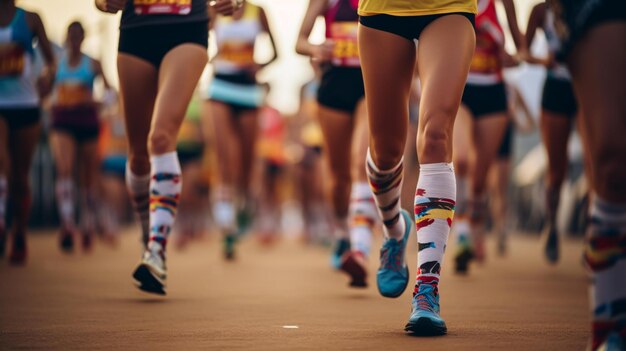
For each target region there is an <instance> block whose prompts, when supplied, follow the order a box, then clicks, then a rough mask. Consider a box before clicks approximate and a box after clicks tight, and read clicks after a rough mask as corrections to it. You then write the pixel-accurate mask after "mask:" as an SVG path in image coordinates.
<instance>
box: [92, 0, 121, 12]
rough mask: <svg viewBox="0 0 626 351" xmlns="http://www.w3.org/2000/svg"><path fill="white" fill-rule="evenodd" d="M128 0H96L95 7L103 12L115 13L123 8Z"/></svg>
mask: <svg viewBox="0 0 626 351" xmlns="http://www.w3.org/2000/svg"><path fill="white" fill-rule="evenodd" d="M126 1H128V0H96V7H97V8H98V9H99V10H100V11H103V12H108V13H117V12H118V11H120V10H123V9H124V7H125V6H126Z"/></svg>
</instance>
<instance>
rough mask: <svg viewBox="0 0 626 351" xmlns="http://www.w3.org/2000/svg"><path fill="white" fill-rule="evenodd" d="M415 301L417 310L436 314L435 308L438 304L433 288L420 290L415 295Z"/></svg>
mask: <svg viewBox="0 0 626 351" xmlns="http://www.w3.org/2000/svg"><path fill="white" fill-rule="evenodd" d="M415 300H416V305H417V309H419V310H425V311H429V312H432V313H436V312H435V309H434V306H435V304H436V303H437V302H436V301H435V295H434V292H433V289H432V288H424V289H420V290H419V291H418V292H417V295H415Z"/></svg>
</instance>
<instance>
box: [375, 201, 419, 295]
mask: <svg viewBox="0 0 626 351" xmlns="http://www.w3.org/2000/svg"><path fill="white" fill-rule="evenodd" d="M400 214H401V216H402V220H404V225H405V228H404V237H402V240H400V241H398V240H396V239H394V238H389V239H387V240H385V242H384V243H383V247H382V248H381V249H380V268H378V272H377V273H376V283H377V285H378V291H379V292H380V294H381V295H383V296H384V297H398V296H400V295H402V293H403V292H404V290H405V289H406V286H407V284H408V283H409V267H407V265H406V262H405V259H404V255H405V252H406V243H407V241H409V234H411V227H412V226H413V223H412V222H413V221H412V220H411V215H410V214H409V213H408V212H407V211H405V210H401V211H400Z"/></svg>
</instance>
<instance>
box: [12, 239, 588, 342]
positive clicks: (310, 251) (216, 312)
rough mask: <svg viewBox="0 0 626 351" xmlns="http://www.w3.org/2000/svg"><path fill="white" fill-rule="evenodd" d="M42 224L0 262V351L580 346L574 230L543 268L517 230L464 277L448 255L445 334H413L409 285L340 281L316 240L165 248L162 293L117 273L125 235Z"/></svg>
mask: <svg viewBox="0 0 626 351" xmlns="http://www.w3.org/2000/svg"><path fill="white" fill-rule="evenodd" d="M47 234H49V233H47ZM47 234H46V235H44V234H38V235H32V236H31V238H30V239H31V240H30V254H31V255H30V262H29V264H28V265H27V266H26V267H11V266H9V265H8V264H7V263H6V262H1V263H0V310H1V312H0V349H2V350H5V349H46V350H53V349H54V350H66V349H152V350H157V349H168V350H172V349H178V350H190V349H205V350H206V349H216V350H217V349H228V350H259V349H264V350H432V351H435V350H507V351H514V350H568V351H569V350H583V349H584V348H585V346H586V341H587V336H588V331H587V328H588V315H587V297H586V296H587V290H586V288H587V286H586V278H585V275H584V272H583V269H582V268H581V265H580V251H581V244H580V242H566V243H565V249H564V252H563V256H564V257H563V260H562V262H561V264H560V265H558V266H556V267H551V266H548V265H547V264H546V263H545V262H544V260H543V259H542V256H541V255H540V253H541V251H540V244H539V242H538V240H536V239H534V238H527V237H514V240H513V241H512V250H511V253H510V255H509V257H508V258H506V259H500V258H497V257H495V256H493V255H492V256H491V257H489V259H488V262H487V264H486V265H485V266H484V267H472V268H474V269H473V271H472V272H471V275H470V276H468V277H458V276H455V275H453V274H452V272H451V271H450V269H451V262H450V260H449V259H450V257H448V261H447V262H446V265H445V267H444V276H443V279H442V284H441V293H442V315H443V317H444V318H445V319H446V322H447V324H448V329H449V334H448V335H447V336H444V337H437V338H416V337H409V336H406V335H405V334H404V332H403V326H404V323H405V322H406V318H407V317H408V313H409V308H410V307H409V301H410V294H411V291H412V288H411V286H410V287H409V288H408V289H407V291H406V292H405V294H404V295H403V296H401V297H400V298H398V299H385V298H382V297H380V296H379V295H378V293H377V291H376V288H375V284H374V285H372V284H370V285H371V286H370V288H368V289H366V290H354V289H349V288H348V287H347V278H345V277H344V276H343V275H341V274H339V273H335V272H332V271H331V270H330V268H329V265H328V261H329V260H328V253H327V251H326V250H324V249H321V248H316V247H304V246H303V245H301V244H300V243H298V242H296V241H290V240H283V241H282V242H281V243H279V244H278V245H277V246H276V247H273V248H266V247H261V246H260V245H258V244H257V243H256V241H255V240H250V239H248V240H247V241H246V242H244V244H243V245H242V247H241V250H240V259H239V260H238V261H237V262H235V263H226V262H223V261H222V260H221V257H220V255H219V249H220V246H219V243H218V241H217V240H215V238H213V239H212V240H209V241H204V242H200V243H197V244H193V246H192V247H190V248H189V249H188V250H186V251H184V252H176V251H173V250H172V252H171V253H170V255H169V262H168V264H169V267H168V268H169V282H168V289H167V290H168V296H166V297H164V298H159V297H153V296H151V295H146V294H145V293H142V292H140V291H138V290H137V289H136V288H135V287H134V286H133V285H132V284H131V278H130V274H131V272H132V269H133V268H134V266H135V264H136V263H137V262H138V258H139V244H138V242H137V240H136V237H135V236H134V235H132V234H130V233H126V235H124V236H123V238H122V239H123V240H122V242H121V246H120V247H119V249H117V250H112V249H108V248H105V247H102V246H98V247H96V250H95V252H93V253H92V254H91V255H85V254H82V253H79V254H75V255H73V256H67V255H63V254H61V253H60V252H59V250H58V249H57V247H56V237H55V236H54V235H47ZM411 240H412V241H411V243H412V244H413V245H411V250H410V255H409V263H410V264H409V267H410V268H411V271H412V273H411V274H412V275H413V274H414V272H415V247H414V246H415V245H414V242H415V241H414V238H412V239H411ZM375 247H378V246H377V245H375ZM450 252H452V250H450ZM375 261H376V260H375V259H374V260H371V269H372V271H374V270H375V267H376V262H375ZM370 280H372V279H370ZM371 283H374V281H373V280H372V281H371ZM285 325H297V326H298V327H299V328H298V329H285V328H283V326H285Z"/></svg>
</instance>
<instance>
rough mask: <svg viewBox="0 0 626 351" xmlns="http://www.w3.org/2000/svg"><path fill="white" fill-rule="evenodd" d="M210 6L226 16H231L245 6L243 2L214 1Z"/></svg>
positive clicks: (239, 0) (235, 0)
mask: <svg viewBox="0 0 626 351" xmlns="http://www.w3.org/2000/svg"><path fill="white" fill-rule="evenodd" d="M209 6H211V7H212V8H214V9H215V11H217V12H218V13H220V14H222V15H224V16H231V15H232V14H233V13H234V12H235V11H237V10H238V9H240V8H241V6H243V0H212V1H210V2H209Z"/></svg>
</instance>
